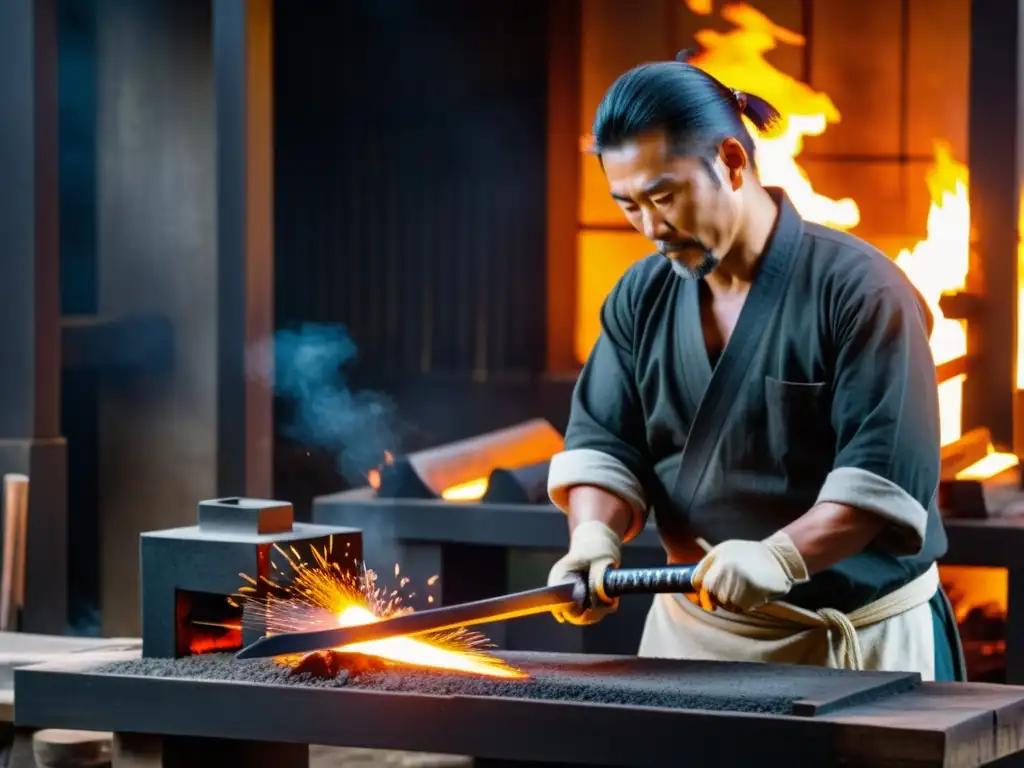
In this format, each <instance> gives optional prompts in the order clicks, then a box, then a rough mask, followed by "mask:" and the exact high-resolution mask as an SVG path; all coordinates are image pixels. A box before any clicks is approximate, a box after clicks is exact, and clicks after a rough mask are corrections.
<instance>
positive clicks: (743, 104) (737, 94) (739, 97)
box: [732, 88, 747, 112]
mask: <svg viewBox="0 0 1024 768" xmlns="http://www.w3.org/2000/svg"><path fill="white" fill-rule="evenodd" d="M732 96H733V98H734V99H736V106H737V107H739V110H740V112H744V111H746V109H747V94H745V93H744V92H743V91H738V90H736V89H735V88H733V89H732Z"/></svg>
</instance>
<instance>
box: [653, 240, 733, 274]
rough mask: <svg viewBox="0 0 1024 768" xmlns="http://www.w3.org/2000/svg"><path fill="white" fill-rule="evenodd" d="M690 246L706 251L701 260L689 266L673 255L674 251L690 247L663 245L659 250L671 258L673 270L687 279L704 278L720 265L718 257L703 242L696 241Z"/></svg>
mask: <svg viewBox="0 0 1024 768" xmlns="http://www.w3.org/2000/svg"><path fill="white" fill-rule="evenodd" d="M689 247H690V248H700V249H701V250H702V251H703V252H704V255H703V256H702V257H701V259H700V261H699V262H697V264H696V265H695V266H693V267H688V266H687V265H686V264H684V263H683V262H682V260H681V259H679V258H674V257H673V256H672V254H673V253H674V252H677V251H682V250H689V248H685V249H684V248H666V247H664V246H662V247H661V248H659V250H660V251H661V255H662V256H664V257H665V258H667V259H668V260H669V263H670V264H671V265H672V271H673V272H675V273H676V274H677V275H679V276H680V277H682V278H685V279H687V280H703V279H704V278H705V277H707V276H708V275H710V274H711V273H712V272H714V271H715V268H716V267H717V266H718V259H716V258H715V256H714V254H713V253H711V249H710V248H707V247H706V246H704V245H703V244H697V243H694V244H693V245H691V246H689Z"/></svg>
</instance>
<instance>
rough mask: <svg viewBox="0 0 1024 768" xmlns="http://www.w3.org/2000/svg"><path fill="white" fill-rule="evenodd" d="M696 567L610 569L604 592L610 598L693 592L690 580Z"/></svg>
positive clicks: (669, 566) (605, 579)
mask: <svg viewBox="0 0 1024 768" xmlns="http://www.w3.org/2000/svg"><path fill="white" fill-rule="evenodd" d="M696 569H697V566H696V565H663V566H660V567H657V568H615V569H612V568H609V569H608V570H607V571H605V572H604V592H605V594H606V595H608V597H610V598H616V597H619V596H621V595H655V594H662V593H665V592H671V593H675V592H693V591H694V588H693V584H691V583H690V579H691V578H692V576H693V572H694V571H695V570H696Z"/></svg>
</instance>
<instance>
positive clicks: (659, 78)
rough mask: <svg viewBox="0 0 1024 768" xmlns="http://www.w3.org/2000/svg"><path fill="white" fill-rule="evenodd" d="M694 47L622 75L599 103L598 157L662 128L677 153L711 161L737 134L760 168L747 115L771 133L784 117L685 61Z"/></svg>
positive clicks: (594, 146)
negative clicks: (745, 119) (671, 57)
mask: <svg viewBox="0 0 1024 768" xmlns="http://www.w3.org/2000/svg"><path fill="white" fill-rule="evenodd" d="M690 56H691V52H690V51H683V52H681V53H680V54H679V56H677V57H676V61H659V62H654V63H651V64H642V65H640V66H639V67H634V68H633V69H631V70H629V71H628V72H626V73H625V74H623V75H621V76H620V77H619V78H618V79H617V80H616V81H615V82H614V83H612V86H611V88H609V89H608V91H607V93H605V95H604V98H602V99H601V103H600V104H599V105H598V107H597V114H596V115H595V117H594V126H593V129H592V131H591V132H592V134H593V143H592V150H593V151H594V152H595V153H596V154H597V155H598V156H600V155H601V153H602V152H604V151H605V150H608V149H613V148H615V147H618V146H621V145H622V144H623V143H624V142H626V141H629V140H630V139H632V138H635V137H636V136H638V135H639V134H642V133H647V132H649V131H657V130H663V131H665V132H666V133H667V134H668V137H669V140H670V142H671V144H672V148H673V151H675V152H678V153H680V154H693V155H696V156H699V157H701V158H702V159H708V158H710V157H712V156H713V154H714V152H715V151H716V150H717V149H718V145H719V144H720V143H721V141H722V140H723V139H725V138H728V137H732V138H735V139H736V140H737V141H739V142H740V144H742V145H743V148H744V149H745V150H746V151H747V155H748V156H749V157H750V162H751V166H753V167H755V168H756V164H755V157H754V140H753V138H752V137H751V135H750V132H749V131H748V130H747V127H746V125H744V123H743V119H742V118H743V117H746V118H747V119H749V120H750V122H751V123H753V124H754V127H756V128H757V130H758V131H759V132H760V133H771V132H772V131H774V130H775V129H776V128H777V127H778V126H779V124H780V123H781V120H782V118H781V115H780V114H779V111H778V110H777V109H775V107H773V106H772V105H771V104H769V103H768V102H766V101H765V100H764V99H760V98H758V97H757V96H753V95H750V94H746V93H743V92H741V91H736V90H733V89H732V88H729V87H727V86H725V85H723V84H722V83H721V82H719V81H718V80H716V79H715V78H714V77H712V76H711V75H709V74H708V73H707V72H704V71H703V70H701V69H698V68H697V67H695V66H693V65H692V64H688V63H687V59H688V58H690Z"/></svg>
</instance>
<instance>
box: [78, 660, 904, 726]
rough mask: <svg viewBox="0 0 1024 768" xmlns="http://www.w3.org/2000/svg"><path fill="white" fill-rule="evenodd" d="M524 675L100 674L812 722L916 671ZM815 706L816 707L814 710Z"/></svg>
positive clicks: (135, 664) (672, 664)
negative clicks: (514, 677) (719, 713)
mask: <svg viewBox="0 0 1024 768" xmlns="http://www.w3.org/2000/svg"><path fill="white" fill-rule="evenodd" d="M497 655H500V656H501V657H502V658H504V659H506V660H507V661H508V662H509V663H510V664H513V665H514V666H516V667H518V668H519V669H521V670H523V671H524V672H526V673H528V674H529V675H530V677H529V679H526V680H521V679H519V680H512V679H500V678H487V677H481V676H477V675H469V674H458V673H452V672H441V671H432V670H425V669H410V668H400V669H392V668H390V667H389V668H388V669H386V670H385V671H382V672H366V673H364V674H361V675H359V676H358V677H356V678H350V677H349V676H348V675H341V674H339V675H338V676H337V677H334V678H322V677H315V676H312V675H291V674H290V670H289V669H288V668H286V667H283V666H281V665H280V664H277V663H276V662H274V661H272V660H268V659H253V660H249V661H239V660H237V659H235V658H234V657H233V656H232V655H230V654H209V655H204V656H191V657H185V658H180V659H156V658H142V659H132V660H130V661H124V662H117V663H114V664H109V665H105V666H104V667H102V668H99V669H97V672H99V673H102V674H111V675H139V676H156V677H175V678H185V679H197V678H198V679H206V680H236V681H243V682H260V683H273V684H282V685H306V686H315V687H334V688H337V687H346V686H350V687H352V688H357V689H361V690H376V691H390V692H406V693H416V694H420V695H434V696H500V697H511V698H525V699H539V700H547V701H579V702H590V703H600V704H619V705H625V706H634V707H665V708H670V709H690V710H705V711H728V712H755V713H763V714H776V715H793V714H801V715H805V716H812V715H814V714H824V713H825V712H826V711H834V710H836V709H841V708H842V707H845V706H853V705H860V704H864V703H868V702H870V701H875V700H878V699H881V698H885V697H888V696H892V695H895V694H898V693H904V692H906V691H908V690H911V689H912V688H914V687H915V686H917V685H918V684H919V683H920V676H919V675H915V674H902V673H885V672H860V673H854V672H849V671H846V670H834V669H822V668H820V667H803V666H795V665H772V664H745V663H733V662H702V661H669V660H662V659H637V658H632V657H608V656H581V655H562V654H531V653H512V652H509V653H502V654H497ZM815 703H817V705H816V704H815Z"/></svg>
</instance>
